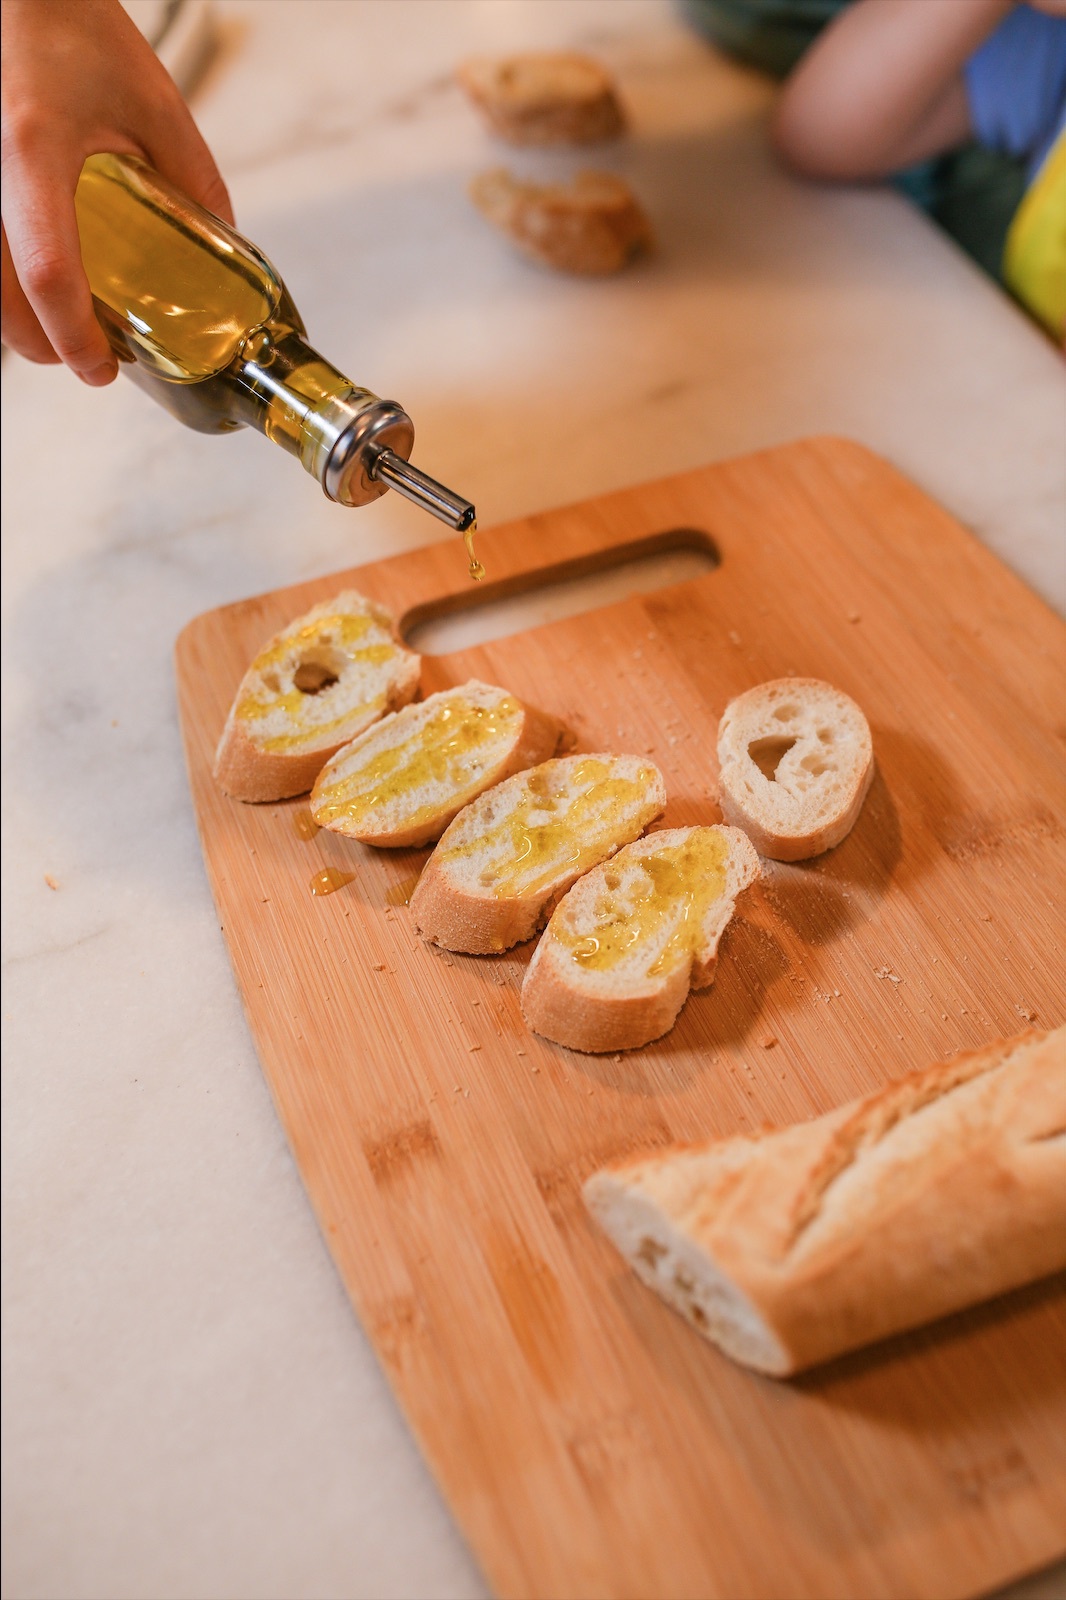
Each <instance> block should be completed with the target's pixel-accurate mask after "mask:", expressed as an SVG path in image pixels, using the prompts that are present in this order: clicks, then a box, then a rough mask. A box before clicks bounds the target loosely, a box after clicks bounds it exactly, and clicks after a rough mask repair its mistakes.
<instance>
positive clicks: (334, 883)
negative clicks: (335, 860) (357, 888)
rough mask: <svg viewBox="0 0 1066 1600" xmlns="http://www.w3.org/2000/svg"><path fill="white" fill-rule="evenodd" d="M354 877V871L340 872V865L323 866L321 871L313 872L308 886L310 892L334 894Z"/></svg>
mask: <svg viewBox="0 0 1066 1600" xmlns="http://www.w3.org/2000/svg"><path fill="white" fill-rule="evenodd" d="M354 877H355V873H354V872H342V871H341V869H340V867H323V868H322V871H321V872H316V873H315V875H314V877H313V878H312V879H311V882H310V885H309V887H310V890H311V893H312V894H336V892H337V890H338V889H343V888H344V885H345V884H346V883H351V881H352V879H353V878H354Z"/></svg>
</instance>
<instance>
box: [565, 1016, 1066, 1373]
mask: <svg viewBox="0 0 1066 1600" xmlns="http://www.w3.org/2000/svg"><path fill="white" fill-rule="evenodd" d="M584 1194H585V1201H586V1203H587V1205H588V1206H589V1209H590V1210H591V1211H592V1213H593V1215H594V1216H595V1217H596V1218H597V1220H598V1221H599V1222H600V1223H601V1224H602V1226H603V1227H604V1228H605V1229H606V1231H607V1233H608V1234H609V1235H610V1237H611V1238H612V1239H613V1240H614V1242H615V1244H616V1245H617V1246H618V1248H619V1249H620V1250H621V1252H622V1254H623V1255H624V1256H626V1257H627V1259H628V1260H629V1261H630V1262H631V1263H632V1265H633V1266H634V1268H635V1269H636V1271H637V1272H638V1273H639V1275H640V1276H641V1277H642V1278H643V1279H644V1281H645V1282H646V1283H648V1284H650V1285H651V1287H652V1288H654V1289H656V1290H658V1292H659V1293H660V1294H661V1295H662V1296H663V1297H664V1299H666V1300H668V1301H669V1302H670V1304H671V1305H673V1306H674V1307H676V1309H677V1310H679V1311H680V1312H681V1313H682V1314H683V1315H684V1316H686V1317H687V1318H688V1319H689V1321H690V1322H692V1323H693V1325H694V1326H695V1327H696V1328H698V1329H699V1331H700V1332H701V1333H704V1334H706V1335H707V1336H708V1337H709V1338H711V1339H713V1340H714V1341H715V1342H716V1343H717V1344H719V1345H720V1346H721V1347H722V1349H723V1350H724V1351H725V1352H726V1353H727V1355H730V1356H732V1357H733V1358H734V1359H735V1360H737V1361H742V1362H744V1363H745V1364H746V1365H748V1366H751V1367H755V1368H756V1369H757V1370H758V1371H761V1372H768V1373H771V1374H773V1375H775V1376H779V1377H780V1376H785V1375H787V1374H789V1373H793V1372H798V1371H800V1370H801V1369H802V1368H804V1367H808V1366H812V1365H814V1364H815V1363H816V1362H820V1361H826V1360H828V1359H829V1358H830V1357H832V1356H836V1355H840V1354H841V1353H842V1352H844V1351H846V1350H852V1349H855V1348H856V1347H858V1346H860V1345H864V1344H868V1343H870V1342H872V1341H873V1340H875V1339H881V1338H884V1337H885V1336H886V1335H888V1334H892V1333H897V1332H899V1331H901V1330H902V1329H905V1328H912V1327H916V1326H917V1325H918V1324H920V1323H923V1322H928V1321H930V1320H931V1319H932V1318H934V1317H941V1316H944V1315H946V1314H947V1313H949V1312H952V1311H957V1310H960V1309H961V1308H962V1307H963V1306H968V1305H971V1304H972V1303H974V1302H975V1301H978V1300H983V1299H985V1298H987V1297H988V1296H990V1295H996V1294H1001V1293H1003V1292H1004V1291H1005V1290H1007V1289H1012V1288H1015V1287H1016V1286H1017V1285H1019V1284H1023V1283H1027V1282H1028V1281H1029V1280H1031V1279H1033V1278H1039V1277H1043V1276H1044V1275H1045V1274H1047V1273H1050V1272H1055V1271H1057V1270H1059V1269H1060V1268H1062V1267H1064V1266H1066V1027H1063V1028H1058V1029H1056V1031H1055V1032H1054V1033H1050V1034H1043V1033H1036V1032H1033V1031H1027V1032H1025V1033H1023V1034H1020V1035H1019V1036H1018V1037H1017V1038H1014V1039H1007V1040H999V1041H997V1042H996V1043H995V1044H991V1045H988V1046H987V1047H986V1048H985V1049H983V1050H978V1051H975V1052H973V1053H971V1054H966V1055H960V1056H956V1057H955V1058H954V1059H953V1060H951V1061H945V1062H940V1063H938V1064H937V1065H935V1066H932V1067H929V1068H927V1069H926V1070H925V1071H923V1072H916V1073H912V1074H911V1075H910V1076H909V1077H906V1078H902V1079H900V1080H899V1081H898V1082H896V1083H893V1084H890V1085H889V1086H888V1087H887V1088H886V1089H884V1090H882V1091H881V1092H880V1093H878V1094H874V1095H871V1096H870V1097H869V1098H868V1099H865V1100H859V1101H855V1102H853V1103H852V1104H850V1105H846V1106H843V1107H841V1108H840V1109H839V1110H837V1111H832V1112H830V1113H828V1115H826V1116H822V1117H817V1118H815V1120H814V1121H812V1122H805V1123H800V1124H798V1125H796V1126H794V1127H790V1128H783V1129H781V1130H780V1131H778V1132H773V1133H765V1134H763V1135H761V1136H759V1135H756V1136H753V1137H750V1138H749V1137H741V1138H735V1139H725V1140H719V1141H716V1142H714V1143H711V1144H706V1145H703V1146H695V1147H692V1148H683V1149H678V1150H674V1151H667V1152H666V1153H664V1154H656V1155H654V1156H652V1157H650V1158H649V1159H647V1160H643V1161H636V1162H624V1163H620V1164H618V1165H616V1166H613V1167H608V1168H605V1169H604V1170H602V1171H600V1172H597V1173H595V1174H594V1175H593V1176H592V1177H591V1178H590V1179H589V1181H588V1182H587V1183H586V1185H585V1190H584Z"/></svg>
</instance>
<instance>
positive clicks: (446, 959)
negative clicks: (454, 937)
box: [441, 956, 455, 967]
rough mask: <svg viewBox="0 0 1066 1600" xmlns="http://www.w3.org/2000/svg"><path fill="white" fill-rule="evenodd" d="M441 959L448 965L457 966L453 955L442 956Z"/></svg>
mask: <svg viewBox="0 0 1066 1600" xmlns="http://www.w3.org/2000/svg"><path fill="white" fill-rule="evenodd" d="M441 960H442V961H443V962H444V965H445V966H446V967H454V966H455V962H454V961H453V960H452V958H451V956H441Z"/></svg>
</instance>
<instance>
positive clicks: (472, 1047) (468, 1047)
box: [466, 1044, 481, 1050]
mask: <svg viewBox="0 0 1066 1600" xmlns="http://www.w3.org/2000/svg"><path fill="white" fill-rule="evenodd" d="M466 1048H467V1049H468V1050H480V1049H481V1046H480V1045H479V1044H468V1045H467V1047H466Z"/></svg>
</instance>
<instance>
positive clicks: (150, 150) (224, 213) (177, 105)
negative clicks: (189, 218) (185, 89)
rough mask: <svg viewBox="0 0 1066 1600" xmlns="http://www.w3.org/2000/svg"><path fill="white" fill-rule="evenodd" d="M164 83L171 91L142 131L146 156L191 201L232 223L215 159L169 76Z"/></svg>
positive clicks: (224, 188) (228, 200) (227, 200)
mask: <svg viewBox="0 0 1066 1600" xmlns="http://www.w3.org/2000/svg"><path fill="white" fill-rule="evenodd" d="M167 84H168V86H169V88H170V90H171V91H172V93H170V94H168V95H166V96H165V98H164V99H163V101H162V103H161V104H158V105H157V106H156V107H155V108H154V110H153V114H152V116H151V120H150V121H149V122H148V125H147V127H146V128H145V129H144V130H142V132H141V138H142V140H143V141H144V143H145V148H146V154H147V156H148V159H149V161H151V163H152V165H153V166H154V167H155V168H156V169H157V171H159V172H161V173H163V175H164V177H167V178H169V179H170V180H171V181H172V182H173V183H176V184H177V186H178V188H179V189H182V190H183V191H184V192H185V194H187V195H188V196H189V199H190V200H195V201H196V203H197V204H198V205H201V206H203V208H204V210H205V211H210V212H212V213H213V215H214V216H216V217H221V218H222V220H223V221H224V222H229V223H232V221H233V206H232V204H231V202H230V197H229V192H228V191H227V189H226V185H225V183H224V182H223V181H222V174H221V173H220V172H219V170H218V168H217V166H216V165H215V158H214V156H213V155H212V154H211V152H210V150H209V149H208V148H207V144H206V143H205V141H204V137H203V135H202V134H201V132H200V130H199V128H198V127H197V126H196V123H195V122H194V121H193V119H192V114H191V113H190V111H189V109H188V107H187V106H186V104H185V102H184V100H183V99H182V98H181V95H180V94H179V93H178V90H177V89H176V88H175V86H174V84H173V81H172V80H171V79H170V78H169V77H167Z"/></svg>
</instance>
